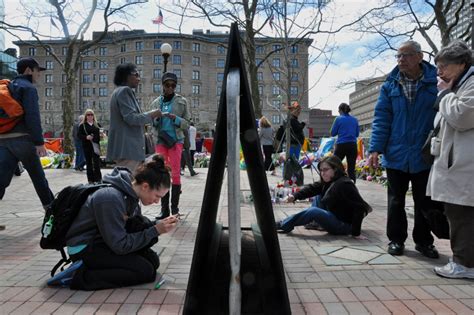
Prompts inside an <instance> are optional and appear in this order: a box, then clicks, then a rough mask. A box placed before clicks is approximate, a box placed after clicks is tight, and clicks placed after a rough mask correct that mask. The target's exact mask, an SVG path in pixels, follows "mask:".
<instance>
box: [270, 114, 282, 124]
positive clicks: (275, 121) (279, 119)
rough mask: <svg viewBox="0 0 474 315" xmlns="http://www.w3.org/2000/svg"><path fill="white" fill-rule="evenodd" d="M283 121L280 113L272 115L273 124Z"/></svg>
mask: <svg viewBox="0 0 474 315" xmlns="http://www.w3.org/2000/svg"><path fill="white" fill-rule="evenodd" d="M280 123H281V117H280V115H272V124H274V125H275V124H280Z"/></svg>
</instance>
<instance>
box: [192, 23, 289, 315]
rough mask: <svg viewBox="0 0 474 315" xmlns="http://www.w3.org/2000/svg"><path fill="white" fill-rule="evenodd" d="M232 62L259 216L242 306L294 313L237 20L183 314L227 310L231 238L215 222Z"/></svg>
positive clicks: (245, 265)
mask: <svg viewBox="0 0 474 315" xmlns="http://www.w3.org/2000/svg"><path fill="white" fill-rule="evenodd" d="M231 68H238V69H240V95H241V98H240V132H241V133H240V141H241V146H242V150H243V153H244V157H245V163H246V166H247V174H248V177H249V183H250V188H251V192H252V196H253V201H254V204H255V211H256V218H257V225H252V231H253V236H254V243H252V242H251V244H249V243H248V237H247V238H245V239H244V236H243V240H242V255H241V264H242V266H241V272H240V281H241V288H242V289H241V290H242V300H241V312H242V314H250V313H252V314H291V310H290V303H289V299H288V291H287V287H286V281H285V274H284V271H283V263H282V259H281V251H280V245H279V242H278V237H277V234H276V229H275V218H274V215H273V207H272V202H271V197H270V193H269V190H268V182H267V178H266V175H265V168H264V164H263V158H262V155H261V149H260V141H259V138H258V134H257V129H256V124H255V114H254V110H253V106H252V100H251V97H250V90H249V84H248V80H247V72H246V70H245V65H244V58H243V53H242V46H241V43H240V34H239V30H238V27H237V24H236V23H233V24H232V26H231V31H230V35H229V43H228V52H227V62H226V67H225V72H224V83H223V87H222V93H221V97H220V102H219V110H218V114H217V123H216V130H215V135H214V144H213V149H212V156H211V161H210V164H209V172H208V175H207V180H206V187H205V191H204V198H203V203H202V208H201V215H200V219H199V226H198V229H197V235H196V243H195V246H194V253H193V259H192V264H191V271H190V275H189V282H188V287H187V290H186V298H185V304H184V311H183V314H186V315H187V314H226V313H228V292H229V281H230V270H228V269H230V262H229V253H228V243H226V239H225V231H224V229H223V228H222V226H221V225H220V224H217V223H216V218H217V210H218V205H219V198H220V193H221V188H222V183H223V178H224V170H225V167H226V158H227V131H226V124H227V118H226V111H227V104H226V94H227V93H226V91H227V87H226V79H227V75H228V73H229V70H230V69H231ZM252 259H253V260H254V261H252Z"/></svg>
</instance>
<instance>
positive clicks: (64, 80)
mask: <svg viewBox="0 0 474 315" xmlns="http://www.w3.org/2000/svg"><path fill="white" fill-rule="evenodd" d="M61 79H62V80H61V82H62V83H66V82H67V75H66V74H65V73H63V75H62V76H61Z"/></svg>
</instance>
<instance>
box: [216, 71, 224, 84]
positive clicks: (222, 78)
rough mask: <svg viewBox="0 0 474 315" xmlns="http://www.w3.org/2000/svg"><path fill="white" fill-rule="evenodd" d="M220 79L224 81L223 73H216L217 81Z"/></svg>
mask: <svg viewBox="0 0 474 315" xmlns="http://www.w3.org/2000/svg"><path fill="white" fill-rule="evenodd" d="M222 81H224V73H218V74H217V82H222Z"/></svg>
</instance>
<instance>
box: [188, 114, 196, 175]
mask: <svg viewBox="0 0 474 315" xmlns="http://www.w3.org/2000/svg"><path fill="white" fill-rule="evenodd" d="M188 133H189V153H190V155H191V165H192V166H193V167H194V153H196V135H197V130H196V127H194V123H193V122H190V123H189V128H188Z"/></svg>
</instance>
